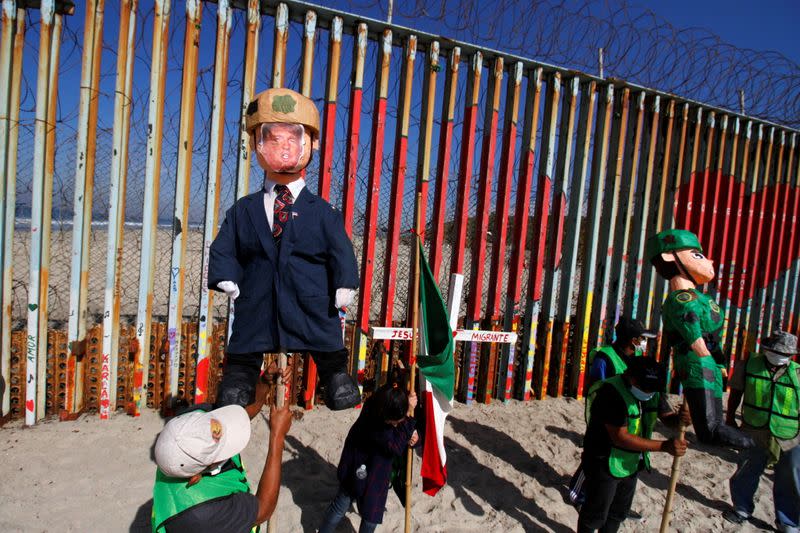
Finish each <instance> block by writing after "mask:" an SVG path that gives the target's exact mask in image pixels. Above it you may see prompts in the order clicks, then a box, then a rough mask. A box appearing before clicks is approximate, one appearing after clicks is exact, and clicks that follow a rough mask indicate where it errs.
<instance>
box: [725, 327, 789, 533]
mask: <svg viewBox="0 0 800 533" xmlns="http://www.w3.org/2000/svg"><path fill="white" fill-rule="evenodd" d="M796 355H797V337H795V336H794V335H792V334H791V333H787V332H785V331H776V332H774V333H773V334H772V335H770V336H769V337H767V338H766V339H764V340H763V341H762V342H761V353H754V354H750V357H749V358H748V359H747V361H746V362H742V363H741V364H739V365H736V369H735V370H734V372H733V376H732V377H731V381H730V386H731V393H730V397H729V398H728V415H727V418H726V421H727V423H728V424H729V425H731V426H736V410H737V409H738V408H739V404H740V403H741V402H742V399H744V405H743V407H742V421H743V424H742V428H743V429H744V430H745V431H746V432H747V433H748V434H749V435H751V436H752V437H753V439H754V440H755V441H756V443H757V444H756V446H755V447H753V448H750V449H748V450H745V451H744V452H742V454H741V457H740V459H739V466H738V468H737V469H736V473H735V474H734V475H733V477H732V478H731V480H730V487H731V499H732V500H733V509H729V510H727V511H725V513H723V516H724V517H725V519H726V520H728V521H729V522H733V523H735V524H742V523H744V522H745V521H746V520H747V519H748V518H749V517H750V515H752V514H753V510H754V504H753V496H754V495H755V492H756V489H757V488H758V482H759V480H760V479H761V476H762V474H763V473H764V469H765V468H766V467H768V466H772V467H773V469H774V472H775V479H774V484H773V488H772V495H773V505H774V507H775V523H776V526H777V527H778V530H779V531H782V532H792V533H797V532H798V531H799V529H798V528H800V443H799V442H798V438H797V436H798V433H799V432H800V365H799V364H797V363H796V362H794V361H792V360H791V358H792V357H794V356H796Z"/></svg>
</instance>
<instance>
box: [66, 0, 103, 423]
mask: <svg viewBox="0 0 800 533" xmlns="http://www.w3.org/2000/svg"><path fill="white" fill-rule="evenodd" d="M104 7H105V1H104V0H88V1H87V3H86V20H85V22H84V31H83V58H82V62H81V64H82V66H81V87H80V108H79V116H78V138H77V141H76V144H77V157H76V158H75V162H76V169H75V194H74V200H73V218H72V263H71V269H70V293H69V302H70V304H69V308H70V313H69V323H68V326H67V349H68V350H69V351H68V355H67V368H66V381H67V382H66V390H65V402H64V410H65V411H66V413H73V412H76V411H80V410H81V409H82V407H83V355H84V354H85V353H86V348H87V347H86V309H87V302H88V296H89V239H90V236H91V223H92V194H93V191H94V171H95V154H96V148H97V112H98V111H97V108H98V101H99V97H100V88H99V85H100V60H101V56H102V49H103V12H104Z"/></svg>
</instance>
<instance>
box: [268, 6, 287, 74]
mask: <svg viewBox="0 0 800 533" xmlns="http://www.w3.org/2000/svg"><path fill="white" fill-rule="evenodd" d="M288 43H289V7H288V6H287V5H286V4H284V3H280V4H278V8H277V10H276V11H275V44H274V46H273V49H272V86H273V87H283V81H284V78H285V74H286V45H287V44H288Z"/></svg>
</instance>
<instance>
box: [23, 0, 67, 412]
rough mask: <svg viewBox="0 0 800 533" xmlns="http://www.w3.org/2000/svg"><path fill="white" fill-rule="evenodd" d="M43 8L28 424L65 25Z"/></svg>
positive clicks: (42, 352) (46, 1)
mask: <svg viewBox="0 0 800 533" xmlns="http://www.w3.org/2000/svg"><path fill="white" fill-rule="evenodd" d="M40 11H41V23H40V26H39V61H38V64H37V69H38V70H37V78H36V126H35V138H34V154H33V178H32V188H33V191H32V198H31V255H30V285H29V286H28V309H27V310H28V328H27V329H28V336H27V349H26V357H25V359H26V377H25V383H26V386H25V423H26V424H27V425H33V424H35V423H36V422H37V421H39V420H41V419H43V418H44V416H45V393H46V388H47V384H46V379H45V378H46V371H47V321H48V306H47V303H48V300H47V296H48V289H49V274H50V226H51V222H52V201H53V172H54V159H55V129H56V124H55V116H56V103H57V97H58V92H57V91H58V64H59V57H60V51H61V31H62V20H61V15H60V14H58V13H56V11H55V2H54V0H43V1H42V2H41V6H40Z"/></svg>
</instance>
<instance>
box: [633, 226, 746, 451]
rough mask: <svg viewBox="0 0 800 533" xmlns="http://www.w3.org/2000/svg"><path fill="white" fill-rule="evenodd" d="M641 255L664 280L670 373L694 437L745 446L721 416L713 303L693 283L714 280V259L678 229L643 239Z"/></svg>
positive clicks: (718, 316)
mask: <svg viewBox="0 0 800 533" xmlns="http://www.w3.org/2000/svg"><path fill="white" fill-rule="evenodd" d="M647 258H648V260H649V261H650V262H651V263H652V264H653V266H654V267H655V269H656V272H658V274H659V275H660V276H662V277H663V278H665V279H667V280H668V282H669V291H670V292H669V294H668V295H667V299H666V300H665V301H664V304H663V307H662V312H661V316H662V321H663V323H664V336H665V338H666V341H667V343H668V345H669V346H671V347H672V356H673V358H674V359H673V362H674V367H675V374H676V376H677V378H678V380H679V381H680V382H681V384H682V385H683V391H684V398H685V402H686V404H688V407H689V412H690V413H691V417H692V425H693V427H694V432H695V434H696V435H697V438H698V439H699V440H700V442H703V443H706V444H714V445H717V446H731V447H734V448H739V449H743V448H749V447H751V446H753V440H752V439H751V438H750V437H749V436H747V435H746V434H744V433H742V432H741V431H739V430H738V429H736V428H733V427H730V426H727V425H725V424H724V423H723V420H722V377H723V371H724V370H725V362H726V361H727V358H726V357H725V356H724V354H723V353H722V348H721V346H720V337H719V332H720V330H721V329H722V326H723V314H722V312H721V311H720V308H719V305H717V303H716V302H715V301H714V300H712V299H711V298H709V297H708V296H707V295H705V294H703V293H702V292H701V291H700V290H698V287H700V286H701V285H703V284H705V283H708V282H709V281H711V280H712V279H714V263H713V262H712V261H711V260H710V259H708V258H707V257H706V256H705V255H703V248H702V246H700V241H699V240H698V239H697V235H695V234H694V233H692V232H691V231H687V230H683V229H669V230H664V231H661V232H659V233H657V234H656V235H653V236H652V237H650V238H649V239H648V240H647Z"/></svg>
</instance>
